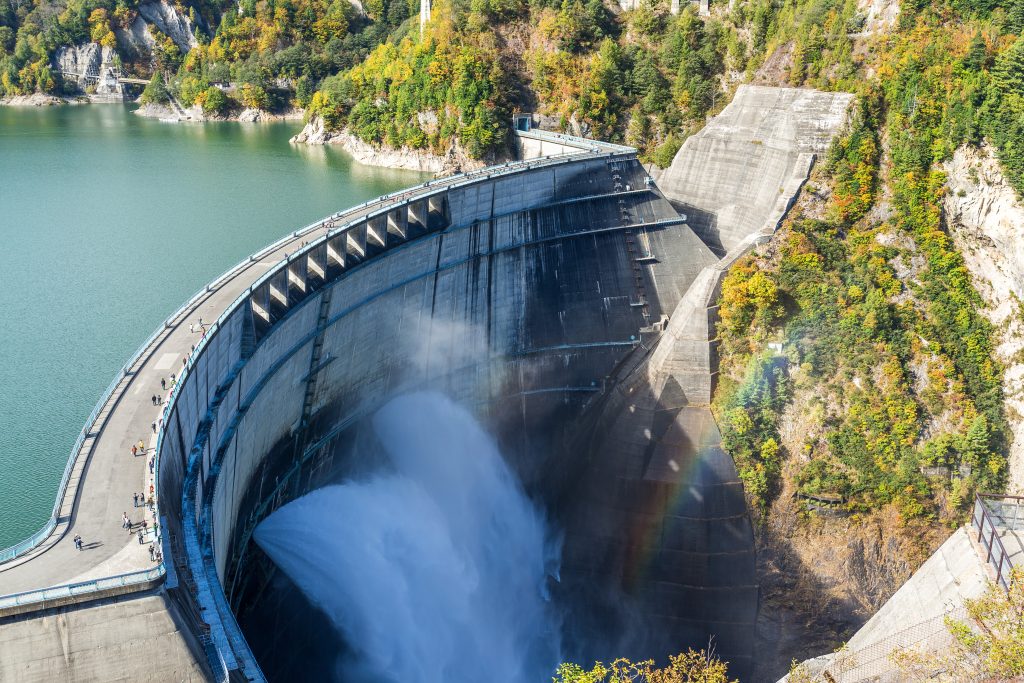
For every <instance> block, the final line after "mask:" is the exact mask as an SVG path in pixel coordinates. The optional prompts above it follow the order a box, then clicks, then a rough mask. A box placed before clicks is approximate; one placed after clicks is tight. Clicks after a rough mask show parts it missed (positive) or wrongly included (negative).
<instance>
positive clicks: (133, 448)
mask: <svg viewBox="0 0 1024 683" xmlns="http://www.w3.org/2000/svg"><path fill="white" fill-rule="evenodd" d="M138 454H139V447H138V446H136V445H135V444H132V456H136V455H138Z"/></svg>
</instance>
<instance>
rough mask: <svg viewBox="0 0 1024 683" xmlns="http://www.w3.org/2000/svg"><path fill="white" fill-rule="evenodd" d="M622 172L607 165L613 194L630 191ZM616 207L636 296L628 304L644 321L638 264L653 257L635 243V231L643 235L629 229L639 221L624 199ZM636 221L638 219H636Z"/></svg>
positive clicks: (644, 291)
mask: <svg viewBox="0 0 1024 683" xmlns="http://www.w3.org/2000/svg"><path fill="white" fill-rule="evenodd" d="M622 170H623V169H622V165H621V164H620V163H619V162H611V163H609V164H608V172H609V173H610V175H611V179H612V188H613V189H614V190H615V192H624V191H630V190H632V187H631V186H630V185H625V184H624V183H623V178H622ZM618 205H619V216H620V218H621V219H622V224H623V225H624V226H626V229H625V230H623V231H622V236H623V239H624V240H625V243H626V253H627V254H628V255H629V264H630V268H631V270H632V275H633V285H634V287H635V288H636V295H637V296H636V300H635V301H632V302H630V305H631V306H636V307H639V308H641V309H642V311H643V315H644V319H645V320H646V319H648V318H649V316H650V310H649V308H648V306H647V288H646V285H645V283H644V273H643V268H641V266H640V264H641V263H642V262H644V261H649V260H651V259H652V258H653V256H652V255H651V253H650V248H649V247H648V248H647V249H645V250H644V251H642V252H641V250H640V246H639V244H638V242H637V235H635V234H634V232H635V231H636V232H639V233H640V234H643V228H642V227H641V228H633V227H631V226H633V225H634V224H636V223H639V222H641V221H640V220H635V219H634V217H633V215H632V213H631V212H630V208H629V205H628V204H627V203H626V200H625V198H623V197H620V198H619V200H618ZM637 219H639V217H637Z"/></svg>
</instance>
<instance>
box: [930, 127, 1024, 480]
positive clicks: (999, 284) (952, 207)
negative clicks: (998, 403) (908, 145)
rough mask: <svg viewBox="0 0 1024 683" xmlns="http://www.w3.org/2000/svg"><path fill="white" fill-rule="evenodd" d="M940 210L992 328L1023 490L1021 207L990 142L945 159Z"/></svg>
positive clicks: (1013, 461)
mask: <svg viewBox="0 0 1024 683" xmlns="http://www.w3.org/2000/svg"><path fill="white" fill-rule="evenodd" d="M946 173H947V174H948V181H947V183H948V186H949V193H948V194H947V195H946V198H945V202H944V207H943V208H944V210H945V217H946V223H947V225H948V227H949V231H950V234H951V235H952V236H953V240H954V242H956V246H957V249H959V250H960V253H962V254H963V257H964V261H965V263H966V264H967V268H968V270H970V272H971V278H972V280H973V282H974V286H975V288H976V289H977V290H978V292H979V293H980V294H981V296H982V298H983V299H984V300H985V302H986V303H987V304H988V308H987V310H986V315H987V316H988V317H989V319H990V320H991V321H992V322H993V324H995V325H996V327H997V328H998V333H997V334H998V346H997V347H996V356H997V357H998V359H999V360H1000V361H1001V362H1002V363H1003V365H1004V368H1005V370H1004V373H1003V393H1004V396H1005V400H1006V408H1007V410H1006V413H1007V415H1006V416H1007V419H1008V420H1009V423H1010V430H1011V431H1012V433H1013V443H1012V444H1010V449H1009V464H1010V482H1009V485H1010V490H1011V492H1015V493H1024V363H1021V358H1022V351H1024V308H1022V301H1024V205H1022V203H1021V202H1020V200H1019V199H1018V198H1017V195H1016V193H1015V192H1014V191H1013V188H1012V187H1010V184H1009V183H1008V182H1007V181H1006V178H1005V177H1004V176H1003V173H1002V171H1001V170H1000V168H999V162H998V160H997V159H996V157H995V154H994V153H993V150H992V148H991V147H990V146H988V145H984V146H983V147H981V148H980V149H978V148H975V147H966V146H965V147H961V148H960V149H958V150H957V151H956V153H955V154H954V155H953V158H952V160H950V161H949V162H947V163H946Z"/></svg>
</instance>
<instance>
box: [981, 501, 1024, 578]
mask: <svg viewBox="0 0 1024 683" xmlns="http://www.w3.org/2000/svg"><path fill="white" fill-rule="evenodd" d="M971 527H972V528H973V529H974V530H975V531H976V532H977V539H976V540H977V541H978V544H979V545H980V546H981V549H982V550H983V551H984V553H985V557H984V560H985V562H986V563H987V564H988V565H989V566H990V567H991V568H992V569H993V570H994V571H995V581H996V583H997V584H999V585H1000V586H1002V587H1003V590H1005V591H1006V592H1010V584H1011V582H1012V581H1013V568H1014V566H1015V565H1017V564H1020V563H1021V562H1024V551H1022V549H1021V548H1020V547H1014V548H1013V551H1008V550H1007V548H1006V544H1005V543H1004V542H1003V538H1002V535H1003V534H1004V533H1013V532H1015V531H1018V530H1020V529H1024V496H1008V495H999V494H985V493H979V494H978V495H977V496H975V499H974V509H973V510H972V512H971Z"/></svg>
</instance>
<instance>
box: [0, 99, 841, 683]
mask: <svg viewBox="0 0 1024 683" xmlns="http://www.w3.org/2000/svg"><path fill="white" fill-rule="evenodd" d="M822 96H823V97H831V96H824V95H822ZM829 102H830V103H831V104H832V106H833V108H834V109H844V108H845V102H844V103H840V104H843V106H842V107H839V105H837V104H835V102H833V101H832V100H829ZM847 102H848V101H847ZM840 119H841V117H840ZM837 125H838V124H837ZM517 144H518V146H519V151H520V156H521V158H522V160H521V161H517V162H509V163H507V164H504V165H502V166H496V167H490V168H487V169H483V170H481V171H477V172H473V173H469V174H465V175H460V176H455V177H451V178H445V179H442V180H437V181H432V182H430V183H426V184H424V185H421V186H418V187H415V188H410V189H408V190H406V191H403V192H400V193H396V194H394V195H389V196H386V197H382V198H379V199H378V200H375V201H373V202H370V203H368V204H366V205H363V206H360V207H355V208H353V209H350V210H348V211H344V212H341V213H339V214H336V215H334V216H331V217H329V218H328V219H325V220H324V221H322V222H320V223H317V224H314V225H313V226H309V227H308V228H305V229H303V230H300V231H297V232H296V233H294V234H292V235H290V236H288V237H286V238H285V239H283V240H282V241H280V242H279V243H277V244H275V245H271V247H268V248H267V249H266V250H264V251H263V252H261V253H259V254H255V255H253V256H252V257H250V259H249V260H248V261H247V262H243V263H242V264H239V265H238V266H236V267H235V268H234V269H232V270H231V271H229V272H228V273H226V274H225V275H224V276H222V277H221V278H219V279H218V280H217V281H215V282H214V283H211V284H210V285H209V286H208V287H206V288H205V290H203V291H201V292H200V293H198V294H197V296H196V297H194V298H193V300H191V301H190V302H188V303H187V304H186V305H185V306H184V307H183V308H182V309H181V310H180V311H178V312H176V313H175V314H174V315H172V316H171V318H169V319H168V321H167V323H166V324H165V326H164V328H163V329H162V330H158V331H157V332H156V333H155V334H154V337H153V338H151V339H150V340H149V341H147V343H146V344H145V345H144V347H143V349H140V351H139V353H137V354H136V356H135V357H133V358H132V359H131V361H130V362H129V363H128V364H126V367H125V369H124V371H123V373H122V375H121V376H120V377H119V378H118V379H117V380H115V383H114V384H113V385H112V388H111V389H110V390H108V392H107V395H106V396H105V397H104V399H103V400H101V402H100V405H98V406H97V411H96V412H95V413H94V415H93V416H92V417H91V418H90V421H89V424H87V426H86V429H84V430H83V436H82V438H80V442H79V444H78V445H77V446H76V452H75V454H73V456H72V459H71V461H69V465H68V472H66V474H65V482H64V484H62V489H61V494H60V496H58V501H57V504H56V505H55V510H54V518H53V520H52V523H51V525H49V529H44V530H42V531H41V533H40V534H37V537H34V538H33V539H29V540H28V541H27V542H26V543H25V544H20V547H18V548H16V549H15V550H14V551H11V552H8V555H7V556H4V555H3V554H0V679H2V680H8V676H10V680H51V679H53V678H54V677H55V676H62V675H68V678H69V680H113V678H112V677H111V676H110V675H109V670H105V669H104V662H107V664H106V665H107V666H114V665H116V664H117V663H118V662H122V663H123V662H126V661H129V660H130V659H131V656H132V655H131V650H130V648H129V649H124V648H123V647H121V645H120V644H119V643H118V642H117V637H116V633H115V634H113V635H109V634H108V633H107V631H108V630H109V629H110V625H109V622H110V621H111V620H119V621H118V622H117V623H118V624H119V626H118V629H115V630H123V629H125V628H127V629H133V628H136V627H138V628H141V629H143V630H146V629H149V630H147V631H146V633H147V634H149V635H147V638H150V640H149V641H147V642H149V643H150V644H151V646H152V647H155V648H159V650H158V651H159V652H161V653H162V655H161V657H159V658H154V659H155V660H158V661H159V663H158V664H153V663H152V662H150V663H148V664H147V666H150V667H154V666H155V667H156V669H155V670H154V669H152V668H149V669H147V670H146V671H147V674H148V675H149V676H150V678H148V679H146V678H145V677H143V679H144V680H171V679H174V680H183V679H187V678H188V677H193V679H195V678H206V679H210V680H222V681H223V680H231V681H242V680H251V681H260V680H292V679H294V678H295V675H296V672H301V674H302V678H304V679H308V680H313V679H326V678H330V677H332V676H334V675H335V674H336V672H335V668H336V658H337V653H338V652H339V651H344V650H345V649H346V648H347V647H349V645H348V644H347V643H346V642H345V641H344V639H343V638H341V637H340V636H337V635H336V633H335V631H334V630H333V629H332V628H331V625H330V623H329V621H328V620H327V619H326V618H325V616H324V615H323V614H321V613H320V612H319V611H318V609H317V608H316V607H315V606H314V604H313V603H311V602H310V601H309V600H308V599H306V598H305V597H304V596H303V594H302V592H301V591H300V590H299V589H298V587H297V586H296V585H295V584H294V583H292V581H290V580H289V579H288V577H286V576H284V575H283V573H282V572H281V571H280V570H279V568H278V567H277V566H276V565H275V563H274V562H273V561H271V559H270V558H269V557H268V556H267V554H265V553H264V551H263V550H262V549H261V548H260V546H259V545H258V544H257V543H256V542H255V541H254V538H253V536H254V532H255V531H256V529H257V527H258V526H259V525H260V524H261V523H262V522H263V521H264V520H265V519H267V518H268V517H269V516H270V515H272V514H274V513H275V512H276V511H278V510H280V509H281V508H282V507H284V506H286V505H288V504H289V503H291V502H292V501H295V500H297V499H300V498H301V497H303V496H304V495H306V494H308V493H309V492H311V491H315V490H318V489H321V488H322V487H325V486H328V485H332V484H336V483H338V482H344V481H350V480H354V479H356V480H358V479H361V478H366V477H369V476H373V475H374V474H375V473H379V472H381V471H383V470H386V469H387V468H388V463H387V462H386V461H385V460H386V459H385V458H382V457H380V456H379V453H380V451H379V449H377V448H376V447H375V440H376V437H375V435H374V433H373V430H372V429H371V428H370V426H369V422H370V420H371V418H372V417H373V415H374V414H375V413H376V412H377V411H378V410H379V409H380V408H381V407H382V406H384V405H385V404H386V403H387V402H388V401H389V400H390V399H392V398H394V397H396V396H402V395H406V394H409V393H411V392H416V391H419V390H423V389H431V390H434V391H436V392H440V393H441V394H443V395H444V396H446V397H448V398H449V399H451V400H452V401H453V402H455V403H456V404H458V405H460V406H462V407H464V408H465V409H467V410H468V411H469V412H470V413H471V414H472V415H473V416H474V417H475V418H476V419H477V420H478V421H479V423H480V424H481V425H482V426H483V427H484V429H485V431H486V432H487V433H488V434H490V435H491V436H492V437H493V439H494V440H495V441H496V443H497V445H498V448H499V449H500V452H501V453H502V454H503V456H504V458H505V461H506V462H507V464H508V466H509V468H510V469H511V471H512V472H514V473H515V475H516V479H517V481H518V482H519V484H520V485H521V487H522V489H523V491H524V492H525V494H526V495H527V497H528V498H529V500H530V501H532V502H533V503H534V504H536V505H537V507H538V508H539V509H540V510H541V511H542V512H543V514H544V516H545V518H546V519H548V520H549V521H550V524H551V526H552V528H553V530H554V531H555V532H556V535H557V536H558V539H559V541H560V545H559V548H560V552H559V557H558V559H559V562H558V567H559V570H558V571H557V573H556V576H557V579H554V578H553V579H552V580H551V581H549V582H548V585H547V591H548V592H549V593H550V601H551V604H552V605H554V606H556V608H557V611H558V613H559V615H560V623H559V638H560V642H561V653H560V654H561V656H563V657H564V658H566V659H575V660H576V661H588V660H590V659H595V658H600V659H604V660H608V659H609V658H613V657H615V656H618V655H624V656H630V657H640V658H647V657H654V658H657V659H659V660H661V659H664V658H666V657H667V655H669V654H674V653H676V652H679V651H682V650H685V649H686V648H687V647H694V648H698V649H699V648H707V647H708V644H709V642H711V644H712V646H713V647H714V649H715V652H716V654H717V655H718V656H720V657H721V658H722V659H724V660H727V661H729V662H730V671H731V672H732V673H733V674H734V675H738V676H741V677H742V676H745V675H746V674H747V673H748V672H749V671H750V669H751V665H752V659H753V654H754V653H753V647H754V641H755V625H756V620H757V610H758V588H757V578H756V571H755V557H754V545H753V533H752V529H751V526H750V521H749V518H748V517H747V512H746V506H745V501H744V497H743V490H742V485H741V483H740V482H739V480H738V477H737V475H736V471H735V468H734V466H733V464H732V461H731V459H730V458H729V457H728V455H727V454H725V453H724V452H723V450H722V449H721V446H720V436H719V434H718V429H717V426H716V425H715V422H714V419H713V417H712V416H711V413H710V410H709V408H708V406H709V404H710V399H711V394H712V391H713V388H714V376H715V370H716V368H715V354H714V337H715V332H714V324H715V304H714V301H715V299H716V298H717V288H718V286H719V284H720V279H721V275H722V274H723V273H724V272H725V267H724V266H723V265H722V262H721V261H720V259H719V256H716V254H715V253H714V251H713V250H712V248H709V245H708V242H709V240H707V239H703V240H702V239H701V237H698V235H697V234H696V233H695V232H694V231H693V230H692V229H691V227H690V225H689V224H688V217H687V216H686V215H685V214H684V213H680V210H679V209H678V208H676V207H680V206H691V205H692V204H696V202H693V203H688V201H687V198H686V197H685V196H672V197H666V196H665V195H664V194H663V193H662V191H661V190H660V189H659V187H658V185H657V184H656V182H655V180H654V179H653V178H651V177H650V175H649V174H648V172H647V171H646V170H645V169H644V167H643V166H642V164H641V163H640V162H639V160H638V159H637V152H636V150H634V149H632V148H628V147H621V146H616V145H611V144H605V143H598V142H595V141H591V140H582V139H578V138H569V137H566V136H560V135H556V134H551V133H542V132H539V131H529V132H520V133H518V134H517ZM805 157H806V154H804V156H802V157H800V161H801V163H803V164H804V166H805V167H803V168H802V170H800V169H797V171H799V172H800V173H802V174H803V176H802V177H805V176H806V171H807V169H808V168H809V165H810V162H809V161H808V160H807V159H806V158H805ZM677 161H678V159H677ZM668 172H669V173H672V169H669V171H668ZM779 172H780V173H782V174H784V179H785V180H786V181H787V182H785V183H780V194H781V193H783V192H787V193H789V195H788V196H789V198H790V199H791V197H792V195H794V194H795V193H796V192H797V191H798V190H799V185H800V183H801V182H802V177H801V178H797V179H796V181H794V182H788V181H789V180H790V179H791V178H793V177H794V176H795V175H799V173H797V172H795V171H794V169H793V168H791V167H789V166H785V165H784V164H780V165H779ZM669 180H670V179H669ZM773 180H774V179H773ZM678 185H679V183H678V182H677V183H676V186H678ZM782 185H785V188H783V187H782ZM684 189H685V188H684ZM670 199H671V200H672V201H670ZM788 201H789V199H786V200H785V201H783V204H786V202H788ZM674 204H675V206H674ZM783 212H784V209H783ZM780 219H781V215H780V216H778V217H777V218H775V222H776V223H777V222H778V220H780ZM721 227H723V232H722V234H723V236H724V234H725V232H724V227H725V226H721ZM758 227H759V228H761V229H763V225H762V224H761V223H758ZM706 229H707V228H706V226H705V230H706ZM746 243H747V248H749V243H750V240H747V241H746ZM723 245H725V247H726V248H729V247H731V243H730V242H729V241H727V240H725V239H721V240H717V241H713V243H712V246H713V247H714V248H715V251H717V250H719V249H721V248H722V246H723ZM732 255H733V257H735V254H732ZM199 313H203V314H204V315H205V316H206V317H205V321H206V322H207V323H208V324H209V326H208V328H207V329H206V331H205V334H204V335H203V337H202V339H201V341H199V343H198V344H196V346H195V349H194V350H190V349H189V344H190V341H194V339H195V338H194V337H192V338H191V340H190V338H189V337H188V336H187V335H185V334H184V330H183V329H182V328H184V327H188V326H189V325H190V324H192V323H194V322H195V321H196V319H197V314H199ZM214 320H215V322H212V323H210V321H214ZM172 356H173V358H172ZM169 359H170V360H169ZM172 361H178V362H177V363H172ZM169 369H173V370H180V374H179V376H177V377H176V378H175V381H174V382H173V383H172V388H171V389H170V390H169V396H168V402H167V404H166V406H165V407H161V408H160V411H159V413H158V419H157V421H156V422H155V423H154V424H156V425H158V429H157V431H158V434H157V435H156V436H155V437H154V438H155V441H154V443H153V449H154V450H153V453H154V457H155V473H154V476H153V479H152V486H153V489H152V490H153V491H154V494H155V498H156V500H155V502H154V512H153V516H154V518H155V519H158V520H159V534H156V533H154V536H153V539H152V540H153V544H154V553H155V555H154V557H155V558H156V560H155V564H154V562H153V561H147V560H146V559H145V558H144V557H142V556H141V555H139V554H138V553H135V550H134V549H133V548H130V547H125V548H124V550H122V551H120V552H118V553H117V554H114V551H116V550H117V548H113V549H112V550H111V555H110V557H109V559H108V560H106V561H105V562H104V563H103V564H100V565H98V566H97V567H95V568H94V569H93V570H91V571H90V572H86V573H85V574H82V573H81V572H70V571H69V570H67V569H66V568H63V567H62V566H60V565H59V562H58V561H57V560H55V559H54V558H55V557H56V555H57V554H56V553H55V552H54V549H57V548H61V547H62V546H66V544H67V543H68V542H69V539H70V537H71V536H72V535H73V534H74V533H76V531H77V529H78V528H79V526H80V525H83V524H85V523H86V520H85V519H84V518H83V516H84V513H85V512H86V511H88V510H89V509H90V504H91V503H90V501H91V500H92V499H102V498H104V497H109V494H108V493H107V492H106V491H105V488H104V487H105V485H107V486H109V483H105V482H104V481H103V480H102V479H101V478H100V475H96V476H94V474H93V473H94V472H97V471H102V470H101V469H100V468H99V467H98V465H97V463H102V462H103V461H104V458H105V457H106V456H105V455H104V454H105V453H106V448H107V446H106V445H105V440H108V441H109V440H111V439H113V438H114V437H115V436H116V434H115V432H116V431H117V429H116V425H117V419H119V415H124V414H125V411H127V410H129V408H128V407H127V406H129V405H130V404H131V400H132V399H131V398H130V394H129V391H128V390H129V388H130V387H131V386H132V384H133V383H138V382H158V381H159V379H160V378H161V377H162V376H165V375H166V374H168V370H169ZM148 395H149V394H148V393H147V394H146V396H148ZM139 415H140V416H141V417H135V416H134V413H133V414H132V415H129V416H126V417H124V420H125V421H128V422H131V421H134V422H139V421H140V420H141V421H142V422H141V424H143V425H145V426H148V424H149V422H148V420H149V418H150V413H147V412H140V413H139ZM112 425H113V426H112ZM368 454H369V455H368ZM128 490H129V493H128V494H127V495H128V497H129V498H130V496H131V493H130V491H131V489H128ZM118 510H119V508H118ZM97 514H98V513H97ZM140 533H141V532H140ZM141 543H142V541H141V540H140V544H141ZM132 545H134V544H132ZM157 550H159V552H156V551H157ZM129 551H131V552H129ZM5 552H7V551H5ZM132 553H135V554H132ZM508 561H509V562H514V561H515V558H509V559H508ZM104 614H105V615H106V616H105V617H102V616H100V615H104ZM422 626H423V628H429V625H422ZM51 630H55V631H57V632H59V633H61V634H63V635H62V636H61V638H63V640H62V639H60V638H58V639H55V638H52V637H50V636H49V635H48V634H49V633H50V631H51ZM150 631H152V633H150ZM69 632H70V633H78V634H79V635H80V637H79V639H78V640H77V641H76V640H75V639H74V638H71V639H68V638H67V635H66V634H67V633H69ZM709 639H710V641H709ZM82 640H88V641H89V646H88V649H89V652H88V653H86V652H85V650H84V649H83V650H82V651H81V652H79V651H78V650H76V649H75V648H76V645H75V643H76V642H78V643H81V642H82ZM55 643H61V644H60V646H59V647H58V646H57V645H55ZM80 647H83V648H84V647H85V646H80ZM86 660H88V662H89V664H88V667H86V666H85V662H86ZM138 666H142V663H139V665H138ZM160 667H164V668H163V669H161V668H160ZM130 668H131V667H129V669H130ZM118 670H121V669H118ZM154 671H155V672H156V673H154ZM72 674H73V675H72Z"/></svg>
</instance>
